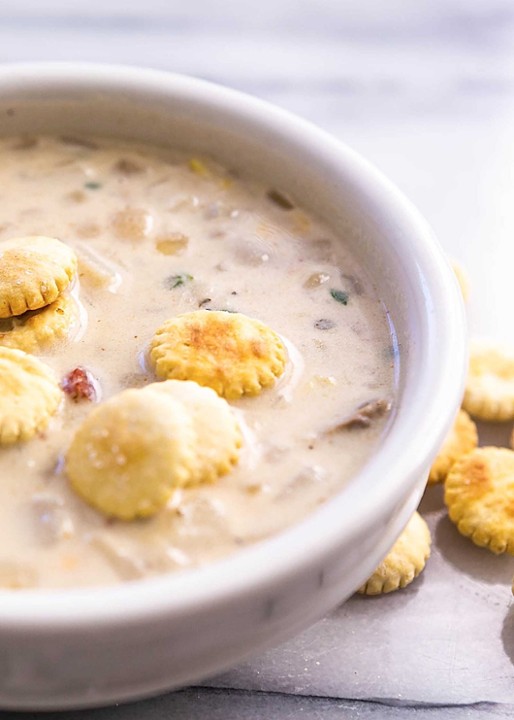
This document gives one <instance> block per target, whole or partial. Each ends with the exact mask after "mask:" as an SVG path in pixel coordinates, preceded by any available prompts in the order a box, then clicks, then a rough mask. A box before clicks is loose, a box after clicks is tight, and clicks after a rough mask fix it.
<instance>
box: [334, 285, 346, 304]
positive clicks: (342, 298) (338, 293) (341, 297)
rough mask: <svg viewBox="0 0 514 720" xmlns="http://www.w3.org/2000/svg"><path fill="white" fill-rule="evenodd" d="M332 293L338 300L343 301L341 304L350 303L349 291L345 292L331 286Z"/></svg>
mask: <svg viewBox="0 0 514 720" xmlns="http://www.w3.org/2000/svg"><path fill="white" fill-rule="evenodd" d="M330 294H331V295H332V297H333V298H334V300H335V301H336V302H338V303H341V305H348V300H349V297H350V296H349V295H348V293H347V292H344V290H335V289H334V288H331V289H330Z"/></svg>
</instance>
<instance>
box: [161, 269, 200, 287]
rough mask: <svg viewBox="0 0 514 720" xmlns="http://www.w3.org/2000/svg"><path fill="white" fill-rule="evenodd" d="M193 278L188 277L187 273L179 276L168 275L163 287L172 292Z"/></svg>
mask: <svg viewBox="0 0 514 720" xmlns="http://www.w3.org/2000/svg"><path fill="white" fill-rule="evenodd" d="M193 279H194V278H193V276H192V275H189V273H180V274H179V275H170V276H169V277H167V278H166V280H165V281H164V282H165V285H166V287H168V288H169V289H170V290H173V289H174V288H177V287H180V286H181V285H185V284H186V283H188V282H191V280H193Z"/></svg>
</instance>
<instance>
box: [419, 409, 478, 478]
mask: <svg viewBox="0 0 514 720" xmlns="http://www.w3.org/2000/svg"><path fill="white" fill-rule="evenodd" d="M477 445H478V432H477V426H476V425H475V423H474V422H473V420H472V419H471V418H470V417H469V415H468V413H467V412H466V411H465V410H459V412H458V414H457V417H456V419H455V422H454V424H453V427H452V429H451V430H450V432H449V433H448V435H447V436H446V438H445V441H444V443H443V445H442V447H441V449H440V450H439V452H438V454H437V457H436V459H435V460H434V462H433V464H432V467H431V468H430V474H429V476H428V482H429V484H433V483H438V482H442V481H443V480H444V479H445V477H446V476H447V474H448V472H449V471H450V468H451V466H452V465H453V463H454V462H455V461H456V460H458V459H459V457H461V456H462V455H465V454H466V453H468V452H470V451H471V450H473V448H475V447H476V446H477Z"/></svg>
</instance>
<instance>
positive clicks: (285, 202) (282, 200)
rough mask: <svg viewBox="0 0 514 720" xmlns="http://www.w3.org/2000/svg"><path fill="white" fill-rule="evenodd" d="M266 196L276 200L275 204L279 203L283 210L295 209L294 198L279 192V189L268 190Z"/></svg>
mask: <svg viewBox="0 0 514 720" xmlns="http://www.w3.org/2000/svg"><path fill="white" fill-rule="evenodd" d="M266 196H267V197H268V199H269V200H271V202H274V203H275V205H278V207H279V208H282V210H293V209H294V203H293V202H292V200H290V199H289V198H288V197H287V195H284V194H283V193H281V192H279V191H278V190H274V189H271V190H268V192H267V193H266Z"/></svg>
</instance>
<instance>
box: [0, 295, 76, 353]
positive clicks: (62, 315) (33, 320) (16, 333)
mask: <svg viewBox="0 0 514 720" xmlns="http://www.w3.org/2000/svg"><path fill="white" fill-rule="evenodd" d="M78 323H79V308H78V305H77V303H76V302H75V300H74V299H73V297H72V296H71V295H70V294H69V293H63V294H62V295H60V296H59V297H58V298H57V300H56V301H55V302H53V303H52V304H51V305H47V306H46V307H44V308H41V309H40V310H29V311H28V312H26V313H23V315H15V316H13V317H11V318H5V319H3V320H0V345H4V346H5V347H10V348H18V350H24V351H25V352H28V353H38V352H42V351H45V350H48V349H50V348H51V347H52V345H54V344H55V343H57V342H59V341H60V340H64V339H66V338H67V337H70V335H71V334H72V333H73V330H74V329H75V328H76V327H77V326H78Z"/></svg>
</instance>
